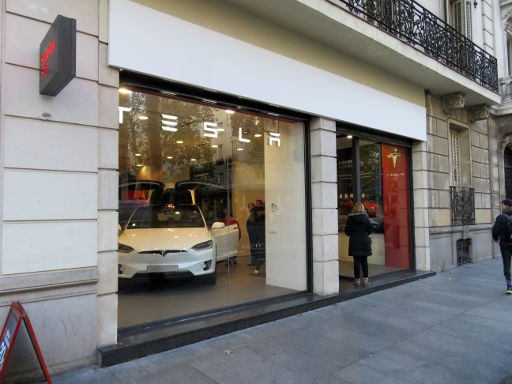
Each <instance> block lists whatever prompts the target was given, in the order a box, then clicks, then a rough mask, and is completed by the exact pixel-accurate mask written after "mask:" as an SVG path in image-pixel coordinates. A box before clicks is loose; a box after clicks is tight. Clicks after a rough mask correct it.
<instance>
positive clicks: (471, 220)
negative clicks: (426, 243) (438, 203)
mask: <svg viewBox="0 0 512 384" xmlns="http://www.w3.org/2000/svg"><path fill="white" fill-rule="evenodd" d="M450 199H451V215H452V226H453V227H455V226H458V225H472V224H475V190H474V188H468V187H450Z"/></svg>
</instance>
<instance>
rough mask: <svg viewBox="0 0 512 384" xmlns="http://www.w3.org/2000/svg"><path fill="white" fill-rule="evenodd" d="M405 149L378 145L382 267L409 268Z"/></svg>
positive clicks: (407, 186)
mask: <svg viewBox="0 0 512 384" xmlns="http://www.w3.org/2000/svg"><path fill="white" fill-rule="evenodd" d="M408 168H409V166H408V150H407V148H404V147H400V146H397V145H390V144H382V195H383V196H382V197H383V203H384V204H383V208H384V242H385V248H386V266H389V267H397V268H410V267H411V247H410V241H411V236H410V233H411V231H410V227H409V222H410V220H409V169H408Z"/></svg>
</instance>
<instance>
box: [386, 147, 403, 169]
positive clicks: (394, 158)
mask: <svg viewBox="0 0 512 384" xmlns="http://www.w3.org/2000/svg"><path fill="white" fill-rule="evenodd" d="M400 156H402V154H401V153H400V152H398V149H396V148H395V152H392V153H390V154H389V155H387V156H386V157H387V158H388V159H392V160H393V168H396V160H397V159H398V158H399V157H400Z"/></svg>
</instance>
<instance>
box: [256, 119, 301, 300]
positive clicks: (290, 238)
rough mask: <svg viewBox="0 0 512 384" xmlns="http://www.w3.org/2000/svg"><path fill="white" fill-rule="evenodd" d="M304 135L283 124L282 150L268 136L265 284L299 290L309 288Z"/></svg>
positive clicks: (297, 126) (299, 128) (298, 128)
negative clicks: (270, 142)
mask: <svg viewBox="0 0 512 384" xmlns="http://www.w3.org/2000/svg"><path fill="white" fill-rule="evenodd" d="M303 132H304V128H303V125H302V124H300V123H297V124H294V125H292V124H280V130H279V133H280V134H281V136H280V139H281V145H280V146H279V147H277V146H276V144H275V143H274V144H273V145H272V146H271V145H267V144H268V143H269V139H270V136H269V134H268V133H265V144H266V145H265V217H266V222H265V242H266V244H265V247H266V282H267V284H270V285H276V286H278V287H283V288H290V289H296V290H305V289H306V288H307V281H306V269H307V266H306V199H305V192H304V183H305V180H304V135H303Z"/></svg>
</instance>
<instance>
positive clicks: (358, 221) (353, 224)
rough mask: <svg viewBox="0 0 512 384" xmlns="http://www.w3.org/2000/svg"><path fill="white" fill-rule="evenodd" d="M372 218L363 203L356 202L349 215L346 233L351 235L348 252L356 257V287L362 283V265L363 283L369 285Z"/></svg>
mask: <svg viewBox="0 0 512 384" xmlns="http://www.w3.org/2000/svg"><path fill="white" fill-rule="evenodd" d="M370 233H371V226H370V219H369V218H368V215H367V214H366V210H365V209H364V205H363V203H360V202H358V203H356V204H355V205H354V208H353V209H352V213H351V214H350V215H348V219H347V224H346V225H345V234H346V235H347V236H349V237H350V240H349V242H348V254H349V256H352V257H353V258H354V287H355V288H359V286H360V285H361V267H362V268H363V285H364V286H365V287H367V286H368V256H370V255H371V254H372V239H371V237H370Z"/></svg>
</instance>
